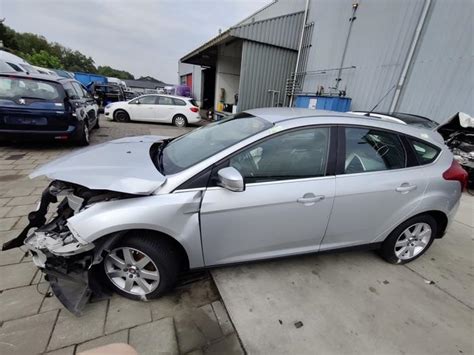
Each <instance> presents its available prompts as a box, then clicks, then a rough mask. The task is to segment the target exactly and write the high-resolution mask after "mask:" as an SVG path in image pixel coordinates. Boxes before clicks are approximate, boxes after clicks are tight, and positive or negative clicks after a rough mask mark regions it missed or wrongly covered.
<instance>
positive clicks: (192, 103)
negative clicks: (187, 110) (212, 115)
mask: <svg viewBox="0 0 474 355" xmlns="http://www.w3.org/2000/svg"><path fill="white" fill-rule="evenodd" d="M189 103H190V104H191V105H193V106H196V107H199V105H198V104H197V102H196V100H194V99H192V100H189Z"/></svg>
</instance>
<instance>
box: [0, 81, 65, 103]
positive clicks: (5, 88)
mask: <svg viewBox="0 0 474 355" xmlns="http://www.w3.org/2000/svg"><path fill="white" fill-rule="evenodd" d="M62 92H63V91H62V90H61V89H60V85H59V84H55V83H52V82H48V81H41V80H35V79H29V78H18V77H0V100H13V101H17V100H19V99H25V100H32V101H54V102H62V100H63V99H64V97H63V93H62Z"/></svg>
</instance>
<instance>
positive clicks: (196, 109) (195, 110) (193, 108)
mask: <svg viewBox="0 0 474 355" xmlns="http://www.w3.org/2000/svg"><path fill="white" fill-rule="evenodd" d="M189 109H190V110H191V111H193V112H198V111H199V109H198V108H197V107H194V106H193V107H190V108H189Z"/></svg>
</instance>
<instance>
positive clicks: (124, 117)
mask: <svg viewBox="0 0 474 355" xmlns="http://www.w3.org/2000/svg"><path fill="white" fill-rule="evenodd" d="M114 119H115V121H117V122H129V121H130V116H129V115H128V113H127V112H125V111H123V110H119V111H117V112H116V113H115V115H114Z"/></svg>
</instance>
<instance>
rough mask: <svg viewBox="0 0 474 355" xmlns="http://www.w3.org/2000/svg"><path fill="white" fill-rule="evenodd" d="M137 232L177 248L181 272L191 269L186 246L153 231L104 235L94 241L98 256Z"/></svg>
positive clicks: (125, 231)
mask: <svg viewBox="0 0 474 355" xmlns="http://www.w3.org/2000/svg"><path fill="white" fill-rule="evenodd" d="M136 232H143V233H144V234H148V235H149V236H151V235H153V237H154V238H159V239H161V240H163V241H166V243H168V244H169V245H171V246H172V247H173V248H175V250H176V251H177V252H178V254H179V257H180V270H181V271H186V270H189V269H190V263H189V256H188V253H187V251H186V249H185V248H184V246H183V245H182V244H181V243H180V242H179V241H178V240H176V239H175V238H173V237H172V236H170V235H168V234H166V233H163V232H160V231H157V230H153V229H145V228H130V229H124V230H121V231H118V232H113V233H109V234H106V235H103V236H101V237H99V238H97V239H96V240H95V241H94V243H95V244H96V246H97V250H96V252H95V253H96V255H100V254H102V252H103V251H104V250H107V249H109V248H112V247H113V246H114V245H115V244H117V243H119V242H120V241H122V240H124V239H126V238H128V237H130V236H131V235H132V234H133V233H136Z"/></svg>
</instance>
